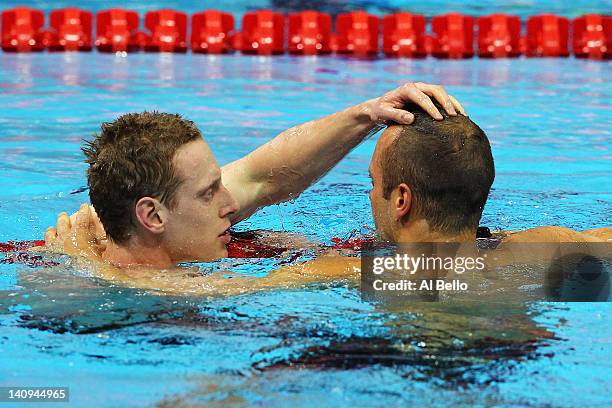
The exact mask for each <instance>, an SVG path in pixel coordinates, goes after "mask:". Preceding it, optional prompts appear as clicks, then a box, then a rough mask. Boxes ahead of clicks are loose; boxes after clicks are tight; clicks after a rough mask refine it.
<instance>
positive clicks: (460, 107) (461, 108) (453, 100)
mask: <svg viewBox="0 0 612 408" xmlns="http://www.w3.org/2000/svg"><path fill="white" fill-rule="evenodd" d="M448 97H449V98H450V100H451V102H452V103H453V106H454V107H455V109H457V110H458V111H459V113H460V114H462V115H463V116H467V115H468V114H467V113H466V112H465V109H463V106H461V104H460V103H459V101H458V100H457V99H456V98H455V97H454V96H451V95H448Z"/></svg>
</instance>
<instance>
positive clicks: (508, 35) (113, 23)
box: [2, 7, 612, 60]
mask: <svg viewBox="0 0 612 408" xmlns="http://www.w3.org/2000/svg"><path fill="white" fill-rule="evenodd" d="M49 17H50V18H49V28H48V29H47V30H45V29H44V27H43V26H44V23H45V17H44V13H43V12H42V11H41V10H36V9H32V8H29V7H16V8H13V9H10V10H4V11H3V12H2V49H3V50H4V51H8V52H31V51H43V50H44V49H45V48H48V49H49V50H50V51H89V50H91V48H92V47H91V42H92V33H91V30H92V19H93V16H92V13H91V12H89V11H86V10H81V9H77V8H64V9H59V10H53V11H51V13H50V15H49ZM187 20H188V18H187V15H186V14H185V13H183V12H180V11H176V10H169V9H164V10H156V11H149V12H147V13H146V14H145V18H144V26H145V28H146V29H147V30H148V31H149V33H145V32H142V31H139V29H140V17H139V15H138V14H137V13H136V12H135V11H132V10H125V9H121V8H114V9H110V10H104V11H100V12H98V13H97V15H96V39H95V46H96V48H97V49H98V51H100V52H132V51H139V50H143V49H144V50H146V51H150V52H186V51H187V48H188V45H190V47H191V49H192V51H193V52H194V53H208V54H223V53H227V52H231V51H234V50H237V51H241V52H243V53H245V54H258V55H277V54H283V53H284V52H286V51H289V53H291V54H296V55H316V54H327V53H330V52H336V53H339V54H349V55H357V56H374V55H378V53H379V44H378V43H379V29H380V26H381V23H380V22H381V19H380V18H379V17H377V16H375V15H371V14H368V13H366V12H365V11H353V12H350V13H341V14H339V15H338V16H337V18H336V32H332V29H331V26H332V18H331V16H330V15H329V14H326V13H321V12H318V11H314V10H308V11H303V12H298V13H292V14H289V15H288V16H285V15H283V14H280V13H277V12H275V11H273V10H257V11H253V12H248V13H246V14H245V15H244V17H243V20H242V31H241V32H235V31H234V29H235V27H234V17H233V16H232V15H231V14H229V13H225V12H221V11H217V10H206V11H203V12H199V13H195V14H194V15H193V16H192V18H191V38H190V41H189V44H188V43H187V31H188V27H187V26H188V24H187ZM286 22H288V25H289V27H288V33H289V38H288V41H287V40H286V39H285V24H286ZM526 26H527V33H526V36H524V37H522V36H521V19H520V17H518V16H511V15H506V14H492V15H490V16H483V17H479V18H478V30H477V33H478V38H477V44H478V54H479V55H480V56H481V57H484V58H508V57H516V56H518V55H520V54H526V55H527V56H530V57H540V56H543V57H548V56H550V57H566V56H569V54H570V53H569V47H568V42H569V41H568V40H569V32H570V31H571V32H572V45H573V52H574V54H575V55H576V57H578V58H591V59H599V60H607V59H610V56H611V55H612V51H611V48H612V16H608V15H601V14H588V15H584V16H581V17H578V18H576V19H574V20H573V22H572V24H571V28H570V23H569V20H568V19H567V18H565V17H560V16H555V15H552V14H542V15H537V16H532V17H529V18H528V20H527V24H526ZM474 28H475V24H474V17H471V16H467V15H463V14H459V13H450V14H445V15H440V16H434V17H433V18H432V20H431V35H429V34H426V21H425V18H424V17H423V16H418V15H413V14H409V13H395V14H392V15H388V16H385V17H384V18H382V40H383V49H382V51H383V52H384V54H385V55H386V56H388V57H405V58H421V57H424V56H426V55H429V54H431V55H433V56H434V57H437V58H471V57H472V56H473V55H474V33H475V32H474Z"/></svg>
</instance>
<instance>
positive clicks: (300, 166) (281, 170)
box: [245, 102, 382, 204]
mask: <svg viewBox="0 0 612 408" xmlns="http://www.w3.org/2000/svg"><path fill="white" fill-rule="evenodd" d="M368 104H369V102H364V103H362V104H359V105H356V106H353V107H350V108H347V109H345V110H343V111H341V112H337V113H334V114H333V115H329V116H326V117H323V118H320V119H316V120H312V121H310V122H306V123H304V124H301V125H298V126H295V127H292V128H290V129H288V130H286V131H284V132H282V133H281V134H279V135H278V136H276V137H275V138H274V139H272V140H270V141H269V142H268V143H266V144H264V145H262V146H260V147H259V148H258V149H257V150H255V151H254V152H252V153H251V154H249V155H248V156H247V157H246V158H245V159H246V160H247V163H248V167H249V170H250V171H251V172H250V176H251V178H252V179H253V180H254V181H256V182H257V183H258V184H259V185H260V186H261V188H262V189H263V191H262V193H263V194H264V196H265V197H266V200H267V201H268V202H267V203H266V204H273V203H277V202H280V201H284V200H288V199H291V198H295V197H297V196H298V195H299V194H301V193H302V192H303V191H304V190H305V189H306V188H307V187H308V186H310V185H311V184H312V183H314V182H315V181H316V180H318V179H319V178H320V177H322V176H323V175H324V174H325V173H327V172H328V171H329V170H330V169H331V168H332V167H334V166H335V165H336V163H338V162H339V161H340V160H341V159H342V158H343V157H344V156H346V154H347V153H349V152H350V151H351V150H352V149H353V148H354V147H355V146H357V145H358V144H359V143H360V142H361V141H362V140H363V139H364V138H365V137H366V136H368V135H370V134H373V133H375V132H376V131H378V130H380V129H381V128H382V125H380V124H377V123H376V122H375V121H374V120H373V118H372V116H371V112H370V110H369V107H368Z"/></svg>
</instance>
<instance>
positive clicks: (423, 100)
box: [364, 82, 467, 125]
mask: <svg viewBox="0 0 612 408" xmlns="http://www.w3.org/2000/svg"><path fill="white" fill-rule="evenodd" d="M431 98H433V99H435V100H436V101H438V102H439V103H440V105H442V107H443V108H444V110H445V111H446V113H448V114H449V115H451V116H455V115H457V111H459V113H461V114H462V115H465V116H467V114H466V113H465V110H464V109H463V106H461V104H460V103H459V102H458V101H457V99H455V98H454V97H452V96H450V95H449V94H447V93H446V91H445V90H444V87H442V86H440V85H431V84H425V83H423V82H415V83H412V82H408V83H407V84H405V85H403V86H401V87H399V88H396V89H394V90H392V91H391V92H387V93H386V94H384V95H383V96H381V97H379V98H375V99H371V100H369V101H367V102H365V104H364V110H365V112H366V113H367V115H368V116H369V118H370V120H371V121H372V122H375V123H377V124H379V125H388V124H390V123H389V122H395V123H398V124H406V125H409V124H410V123H412V122H413V121H414V115H413V114H412V113H410V112H408V111H406V110H404V109H403V108H404V106H405V105H406V104H407V103H409V102H413V103H416V104H417V105H419V106H420V107H421V108H423V109H424V110H425V111H426V112H427V113H429V114H430V115H431V117H433V118H434V119H436V120H442V119H443V117H442V115H441V114H440V111H438V109H437V108H436V106H435V105H434V104H433V102H432V101H431Z"/></svg>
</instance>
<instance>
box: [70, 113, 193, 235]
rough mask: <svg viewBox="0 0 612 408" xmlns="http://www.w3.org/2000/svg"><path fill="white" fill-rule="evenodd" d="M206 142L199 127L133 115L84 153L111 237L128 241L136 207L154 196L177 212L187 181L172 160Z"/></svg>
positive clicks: (177, 119) (105, 127)
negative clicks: (176, 202)
mask: <svg viewBox="0 0 612 408" xmlns="http://www.w3.org/2000/svg"><path fill="white" fill-rule="evenodd" d="M200 138H202V134H201V133H200V131H199V130H198V128H197V127H196V126H195V125H194V123H193V122H191V121H189V120H186V119H183V118H182V117H181V116H180V115H174V114H169V113H159V112H143V113H128V114H125V115H122V116H120V117H118V118H117V119H116V120H114V121H113V122H110V123H103V124H102V131H101V132H100V134H98V135H95V138H94V140H92V141H90V142H86V144H85V146H83V148H82V150H83V153H85V156H86V160H85V162H86V163H89V169H88V170H87V183H88V184H89V198H90V199H91V203H92V205H93V206H94V208H95V209H96V212H97V213H98V216H99V217H100V220H101V221H102V225H104V229H105V231H106V234H107V236H108V237H109V238H111V239H112V240H113V241H115V242H117V243H122V242H125V241H127V240H128V238H129V233H130V230H131V229H132V228H133V227H134V226H135V225H136V223H135V218H134V206H135V204H136V202H137V201H138V200H139V199H140V198H142V197H146V196H148V197H154V198H157V199H159V200H160V201H161V202H162V203H164V204H165V205H168V206H170V207H172V205H173V198H174V194H175V192H176V189H177V188H178V186H179V185H180V184H181V182H182V180H181V179H180V178H179V177H178V176H177V175H176V173H175V171H174V167H173V165H172V158H173V156H174V154H175V153H176V151H177V149H178V148H180V147H181V146H182V145H184V144H186V143H188V142H191V141H194V140H197V139H200Z"/></svg>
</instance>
